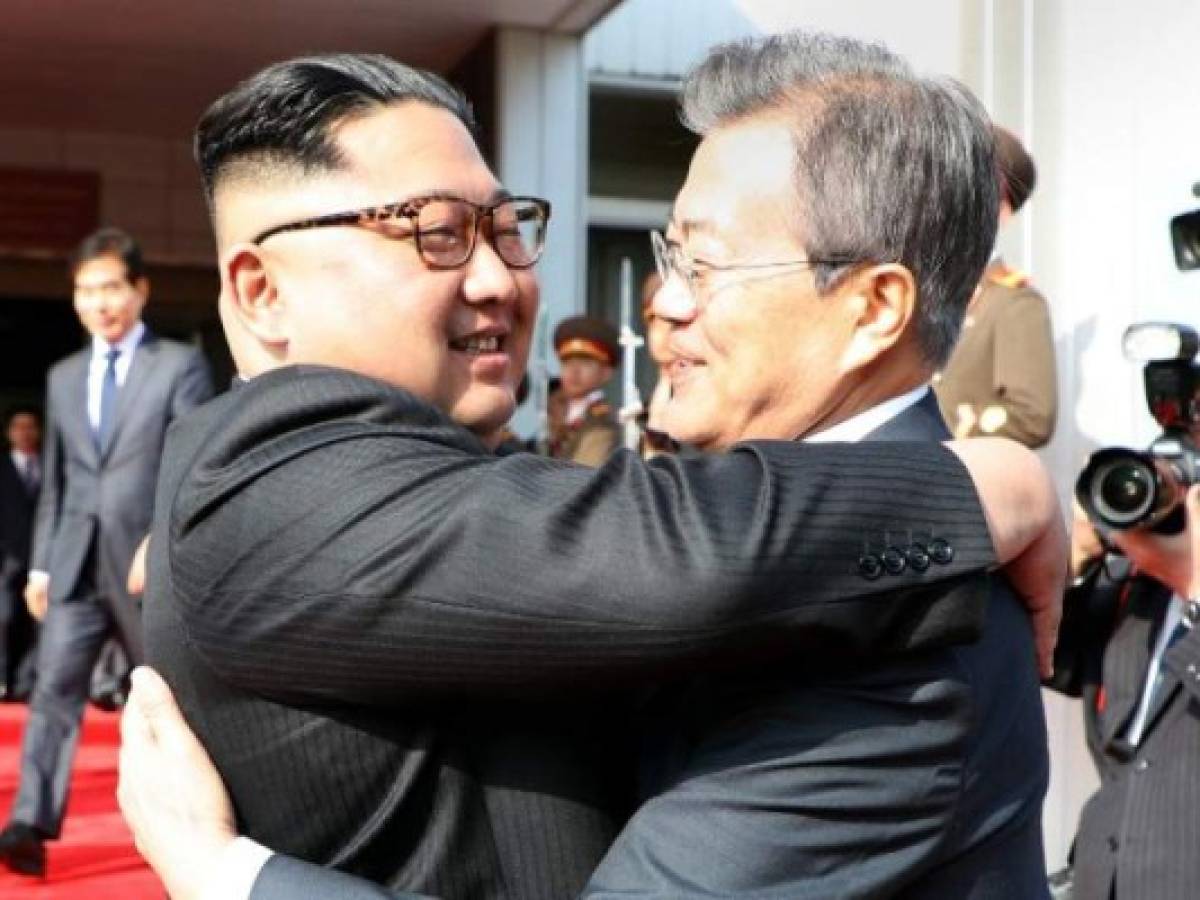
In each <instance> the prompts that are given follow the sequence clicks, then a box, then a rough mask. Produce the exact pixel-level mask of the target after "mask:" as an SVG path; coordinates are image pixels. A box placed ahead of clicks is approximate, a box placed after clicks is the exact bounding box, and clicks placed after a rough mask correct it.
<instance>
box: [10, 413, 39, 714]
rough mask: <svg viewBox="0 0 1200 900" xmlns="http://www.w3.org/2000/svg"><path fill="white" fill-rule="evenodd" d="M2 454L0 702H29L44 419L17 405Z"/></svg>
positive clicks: (31, 675)
mask: <svg viewBox="0 0 1200 900" xmlns="http://www.w3.org/2000/svg"><path fill="white" fill-rule="evenodd" d="M5 435H6V436H7V438H8V454H7V455H5V456H3V457H2V458H0V700H24V699H25V698H26V697H28V696H29V692H30V691H31V690H32V689H33V678H34V672H35V668H34V647H35V646H36V642H37V626H36V625H35V624H34V622H33V617H32V616H30V615H29V611H28V610H27V609H26V607H25V579H26V576H27V575H28V574H29V544H30V541H31V539H32V537H33V514H34V510H35V509H36V508H37V498H38V491H39V490H40V489H41V486H42V463H41V452H42V419H41V415H40V414H39V413H38V412H37V411H36V410H34V409H32V408H27V407H17V408H15V409H13V410H12V411H11V412H10V413H9V415H8V426H7V428H6V429H5Z"/></svg>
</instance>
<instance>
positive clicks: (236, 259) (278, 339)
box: [221, 243, 288, 353]
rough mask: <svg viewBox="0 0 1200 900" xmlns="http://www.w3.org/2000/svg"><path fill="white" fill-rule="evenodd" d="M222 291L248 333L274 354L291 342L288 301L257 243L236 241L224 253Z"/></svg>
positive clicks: (222, 256)
mask: <svg viewBox="0 0 1200 900" xmlns="http://www.w3.org/2000/svg"><path fill="white" fill-rule="evenodd" d="M221 294H222V296H223V298H224V299H225V300H226V302H227V303H228V309H229V312H230V314H231V315H233V316H234V317H235V318H236V319H237V322H238V324H239V325H240V326H241V327H242V329H243V330H245V331H246V333H248V334H250V335H252V336H253V337H254V338H256V339H257V340H258V342H259V343H260V344H262V345H263V346H264V347H266V348H269V349H270V350H271V351H272V352H274V353H279V352H281V351H282V350H283V349H285V348H286V346H287V342H288V330H287V304H286V303H285V301H284V299H283V296H282V295H281V294H280V292H279V290H278V289H277V286H276V284H275V279H274V278H273V276H272V274H271V269H270V267H269V265H268V264H267V261H266V259H265V258H264V256H263V252H262V250H261V249H260V248H259V247H258V245H256V244H249V243H242V244H235V245H234V246H232V247H230V248H229V249H228V250H226V251H225V252H224V253H223V254H222V255H221Z"/></svg>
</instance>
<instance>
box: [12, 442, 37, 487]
mask: <svg viewBox="0 0 1200 900" xmlns="http://www.w3.org/2000/svg"><path fill="white" fill-rule="evenodd" d="M10 456H11V457H12V462H13V467H14V468H15V469H16V470H17V474H18V475H20V476H21V480H23V481H24V482H25V484H26V485H28V484H29V481H30V478H31V477H32V478H33V480H34V481H35V482H40V481H41V479H42V473H41V466H40V464H39V462H38V458H37V454H36V453H22V452H21V451H20V450H13V451H11V453H10Z"/></svg>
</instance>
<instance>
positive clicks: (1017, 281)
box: [988, 266, 1029, 288]
mask: <svg viewBox="0 0 1200 900" xmlns="http://www.w3.org/2000/svg"><path fill="white" fill-rule="evenodd" d="M988 281H990V282H992V283H993V284H998V285H1000V286H1001V287H1006V288H1023V287H1026V286H1027V285H1028V284H1029V276H1028V275H1026V274H1025V273H1024V272H1022V271H1021V270H1020V269H1010V268H1009V267H1008V266H1003V267H1000V268H997V269H993V270H992V271H990V272H989V273H988Z"/></svg>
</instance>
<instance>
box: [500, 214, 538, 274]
mask: <svg viewBox="0 0 1200 900" xmlns="http://www.w3.org/2000/svg"><path fill="white" fill-rule="evenodd" d="M492 243H493V244H494V246H495V247H496V252H497V253H498V254H500V258H501V259H502V260H504V261H505V262H506V263H508V264H509V265H510V266H513V267H515V268H525V267H527V266H532V265H533V264H534V263H535V262H537V260H538V257H539V256H541V255H542V248H543V247H544V246H545V243H546V212H545V210H544V209H543V208H542V207H541V205H540V204H537V203H534V202H533V201H531V200H512V201H509V202H507V203H501V204H500V205H499V206H497V207H496V208H495V209H494V210H493V211H492Z"/></svg>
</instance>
